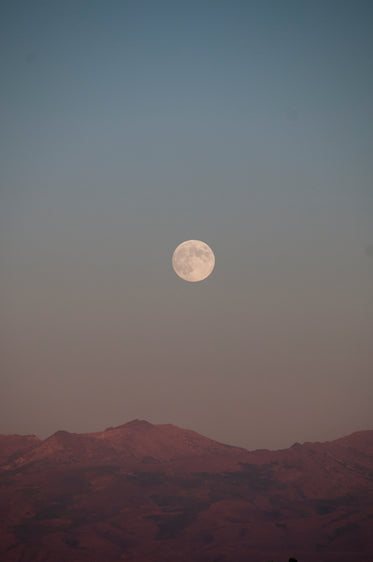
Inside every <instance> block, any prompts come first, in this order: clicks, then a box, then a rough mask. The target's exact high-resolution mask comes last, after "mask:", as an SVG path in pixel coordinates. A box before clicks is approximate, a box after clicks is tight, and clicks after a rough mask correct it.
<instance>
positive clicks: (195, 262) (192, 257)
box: [172, 240, 215, 283]
mask: <svg viewBox="0 0 373 562" xmlns="http://www.w3.org/2000/svg"><path fill="white" fill-rule="evenodd" d="M172 267H173V269H174V271H175V273H176V274H177V275H178V276H179V277H181V279H184V280H185V281H189V282H191V283H195V282H196V281H203V280H204V279H206V277H208V276H209V275H210V274H211V273H212V271H213V269H214V267H215V255H214V252H213V251H212V250H211V248H210V246H208V245H207V244H205V242H202V241H201V240H186V241H185V242H182V243H181V244H179V246H178V247H177V248H176V250H175V251H174V253H173V256H172Z"/></svg>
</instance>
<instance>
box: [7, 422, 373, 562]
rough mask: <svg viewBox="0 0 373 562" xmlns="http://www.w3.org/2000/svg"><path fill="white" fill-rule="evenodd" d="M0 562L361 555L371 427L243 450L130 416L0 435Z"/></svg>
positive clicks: (368, 500) (336, 560) (200, 561)
mask: <svg viewBox="0 0 373 562" xmlns="http://www.w3.org/2000/svg"><path fill="white" fill-rule="evenodd" d="M0 518H1V525H0V560H2V561H3V562H18V561H21V560H22V561H25V562H28V561H30V562H31V561H35V562H66V561H69V562H70V561H72V562H80V561H82V562H83V561H84V562H96V561H97V562H98V561H100V562H103V561H105V562H111V561H112V562H119V561H128V562H152V561H154V562H158V561H159V562H161V561H162V562H165V561H173V562H174V561H179V562H191V561H195V562H224V561H225V562H228V561H229V562H241V561H253V562H254V561H257V562H260V561H263V562H266V561H267V560H274V561H275V562H280V561H284V562H287V560H288V559H289V557H291V556H293V557H294V558H296V559H298V561H299V562H314V561H316V560H318V561H323V562H347V561H348V562H352V561H353V562H368V561H371V560H372V559H373V558H372V556H373V555H372V553H373V533H372V530H373V431H362V432H358V433H355V434H352V435H350V436H347V437H343V438H341V439H337V440H336V441H332V442H327V443H305V444H303V445H300V444H295V445H293V446H292V447H290V448H289V449H285V450H280V451H267V450H258V451H253V452H249V451H246V450H245V449H240V448H238V447H230V446H228V445H223V444H220V443H217V442H215V441H212V440H210V439H207V438H206V437H203V436H201V435H199V434H197V433H195V432H193V431H188V430H184V429H180V428H177V427H175V426H172V425H152V424H150V423H148V422H146V421H140V420H134V421H133V422H130V423H127V424H125V425H122V426H120V427H116V428H109V429H107V430H106V431H103V432H98V433H90V434H73V433H68V432H66V431H58V432H57V433H55V434H54V435H52V436H51V437H49V438H48V439H45V440H44V441H40V440H39V439H38V438H36V437H34V436H14V435H10V436H0Z"/></svg>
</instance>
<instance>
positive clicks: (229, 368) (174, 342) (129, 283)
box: [0, 0, 373, 449]
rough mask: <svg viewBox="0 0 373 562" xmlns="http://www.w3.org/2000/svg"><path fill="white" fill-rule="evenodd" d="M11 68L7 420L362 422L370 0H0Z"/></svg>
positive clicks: (370, 222) (5, 210) (237, 424)
mask: <svg viewBox="0 0 373 562" xmlns="http://www.w3.org/2000/svg"><path fill="white" fill-rule="evenodd" d="M0 84H1V86H0V91H1V96H0V123H1V125H0V191H1V193H0V252H1V256H0V266H1V289H0V299H1V303H0V318H1V320H0V322H1V333H0V353H1V355H0V357H1V379H0V402H1V404H0V433H3V434H8V433H20V434H30V433H34V434H36V435H38V436H39V437H42V438H45V437H47V436H48V435H50V434H52V433H54V432H55V431H57V430H59V429H65V430H67V431H71V432H91V431H97V430H102V429H104V428H106V427H109V426H115V425H120V424H123V423H126V422H127V421H130V420H131V419H134V418H140V419H146V420H148V421H149V422H151V423H156V424H158V423H172V424H175V425H178V426H181V427H184V428H188V429H193V430H196V431H198V432H199V433H202V434H204V435H206V436H208V437H211V438H213V439H216V440H218V441H222V442H225V443H230V444H235V445H241V446H244V447H247V448H249V449H255V448H272V449H275V448H283V447H288V446H290V445H292V444H293V443H294V442H296V441H299V442H304V441H325V440H329V439H334V438H337V437H340V436H342V435H345V434H348V433H352V432H353V431H356V430H360V429H372V428H373V408H372V403H373V343H372V340H373V219H372V217H373V181H372V180H373V109H372V100H373V4H372V2H370V1H369V0H366V1H363V0H360V1H359V0H357V1H352V0H351V1H343V0H342V1H337V0H335V1H330V0H323V1H318V0H314V1H307V0H305V1H303V2H299V1H295V0H294V1H289V0H263V1H259V0H258V1H250V0H246V1H238V0H230V1H228V0H225V1H220V0H216V1H203V0H199V1H198V2H196V1H193V0H191V1H188V2H186V1H177V0H176V1H172V2H171V1H169V2H165V1H162V0H159V1H141V0H138V1H136V0H132V1H126V0H117V1H115V0H107V1H105V2H104V1H98V0H95V1H94V0H90V1H88V0H87V1H81V0H63V1H62V0H61V1H57V0H51V1H41V0H35V1H32V2H30V1H26V0H20V1H17V2H16V1H10V0H8V1H3V2H2V7H1V13H0ZM188 239H197V240H202V241H204V242H206V243H207V244H208V245H209V246H210V247H211V248H212V249H213V251H214V253H215V256H216V265H215V269H214V271H213V273H212V275H211V276H210V277H208V278H207V279H205V280H204V281H202V282H200V283H198V282H197V283H188V282H187V281H184V280H182V279H180V278H179V277H178V276H177V275H176V274H175V272H174V271H173V269H172V265H171V258H172V253H173V251H174V249H175V248H176V246H177V245H178V244H180V243H181V242H182V241H184V240H188Z"/></svg>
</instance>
